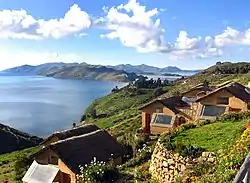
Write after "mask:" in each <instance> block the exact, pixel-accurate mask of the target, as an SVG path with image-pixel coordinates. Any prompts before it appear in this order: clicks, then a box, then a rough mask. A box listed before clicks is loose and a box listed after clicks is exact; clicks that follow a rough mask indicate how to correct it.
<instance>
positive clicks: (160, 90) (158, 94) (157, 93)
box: [154, 88, 165, 97]
mask: <svg viewBox="0 0 250 183" xmlns="http://www.w3.org/2000/svg"><path fill="white" fill-rule="evenodd" d="M164 93H165V92H164V91H163V89H162V88H156V89H155V91H154V96H155V97H159V96H160V95H162V94H164Z"/></svg>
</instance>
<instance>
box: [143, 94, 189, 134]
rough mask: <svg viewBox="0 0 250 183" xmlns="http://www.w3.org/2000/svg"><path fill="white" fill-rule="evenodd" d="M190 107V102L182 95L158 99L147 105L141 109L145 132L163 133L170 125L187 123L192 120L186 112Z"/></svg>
mask: <svg viewBox="0 0 250 183" xmlns="http://www.w3.org/2000/svg"><path fill="white" fill-rule="evenodd" d="M189 108H190V106H189V104H188V103H186V102H184V101H183V100H182V97H181V96H174V97H169V98H166V99H161V100H156V101H153V102H151V103H149V104H147V105H145V106H144V107H142V108H141V109H140V110H141V111H142V128H143V132H144V134H150V133H162V132H164V131H166V129H168V128H169V127H174V126H178V125H180V124H183V123H186V122H187V121H189V120H191V118H190V116H188V115H187V114H186V113H185V110H186V109H189Z"/></svg>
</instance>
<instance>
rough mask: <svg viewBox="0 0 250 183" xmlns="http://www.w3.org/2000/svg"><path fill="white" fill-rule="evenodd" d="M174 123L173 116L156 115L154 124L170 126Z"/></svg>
mask: <svg viewBox="0 0 250 183" xmlns="http://www.w3.org/2000/svg"><path fill="white" fill-rule="evenodd" d="M171 121H172V116H168V115H165V114H156V116H155V118H154V119H153V121H152V123H153V124H163V125H170V124H171Z"/></svg>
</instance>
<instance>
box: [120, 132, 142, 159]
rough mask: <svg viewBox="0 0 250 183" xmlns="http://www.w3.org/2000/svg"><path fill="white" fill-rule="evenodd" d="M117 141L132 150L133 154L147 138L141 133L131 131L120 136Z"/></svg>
mask: <svg viewBox="0 0 250 183" xmlns="http://www.w3.org/2000/svg"><path fill="white" fill-rule="evenodd" d="M117 141H118V142H119V143H121V144H122V145H124V146H125V147H126V148H127V149H128V150H130V151H131V154H133V155H135V154H136V152H137V150H138V149H140V148H141V147H142V146H143V144H144V143H145V138H144V137H143V136H142V135H141V134H135V133H134V132H129V133H126V134H124V135H123V136H120V137H118V138H117Z"/></svg>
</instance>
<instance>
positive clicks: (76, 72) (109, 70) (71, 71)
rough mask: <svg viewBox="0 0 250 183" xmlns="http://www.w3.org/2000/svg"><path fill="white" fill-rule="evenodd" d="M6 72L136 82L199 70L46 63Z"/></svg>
mask: <svg viewBox="0 0 250 183" xmlns="http://www.w3.org/2000/svg"><path fill="white" fill-rule="evenodd" d="M4 72H8V73H18V74H34V75H42V76H49V77H56V78H74V79H86V80H104V81H120V82H131V81H135V80H136V79H137V78H138V76H139V75H147V74H148V73H150V75H163V76H181V75H186V73H196V72H198V70H181V69H180V68H178V67H172V66H168V67H165V68H158V67H153V66H148V65H129V64H127V65H117V66H103V65H90V64H87V63H85V62H83V63H63V62H59V63H45V64H41V65H37V66H33V65H22V66H18V67H13V68H10V69H7V70H4ZM188 75H189V74H188Z"/></svg>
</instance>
